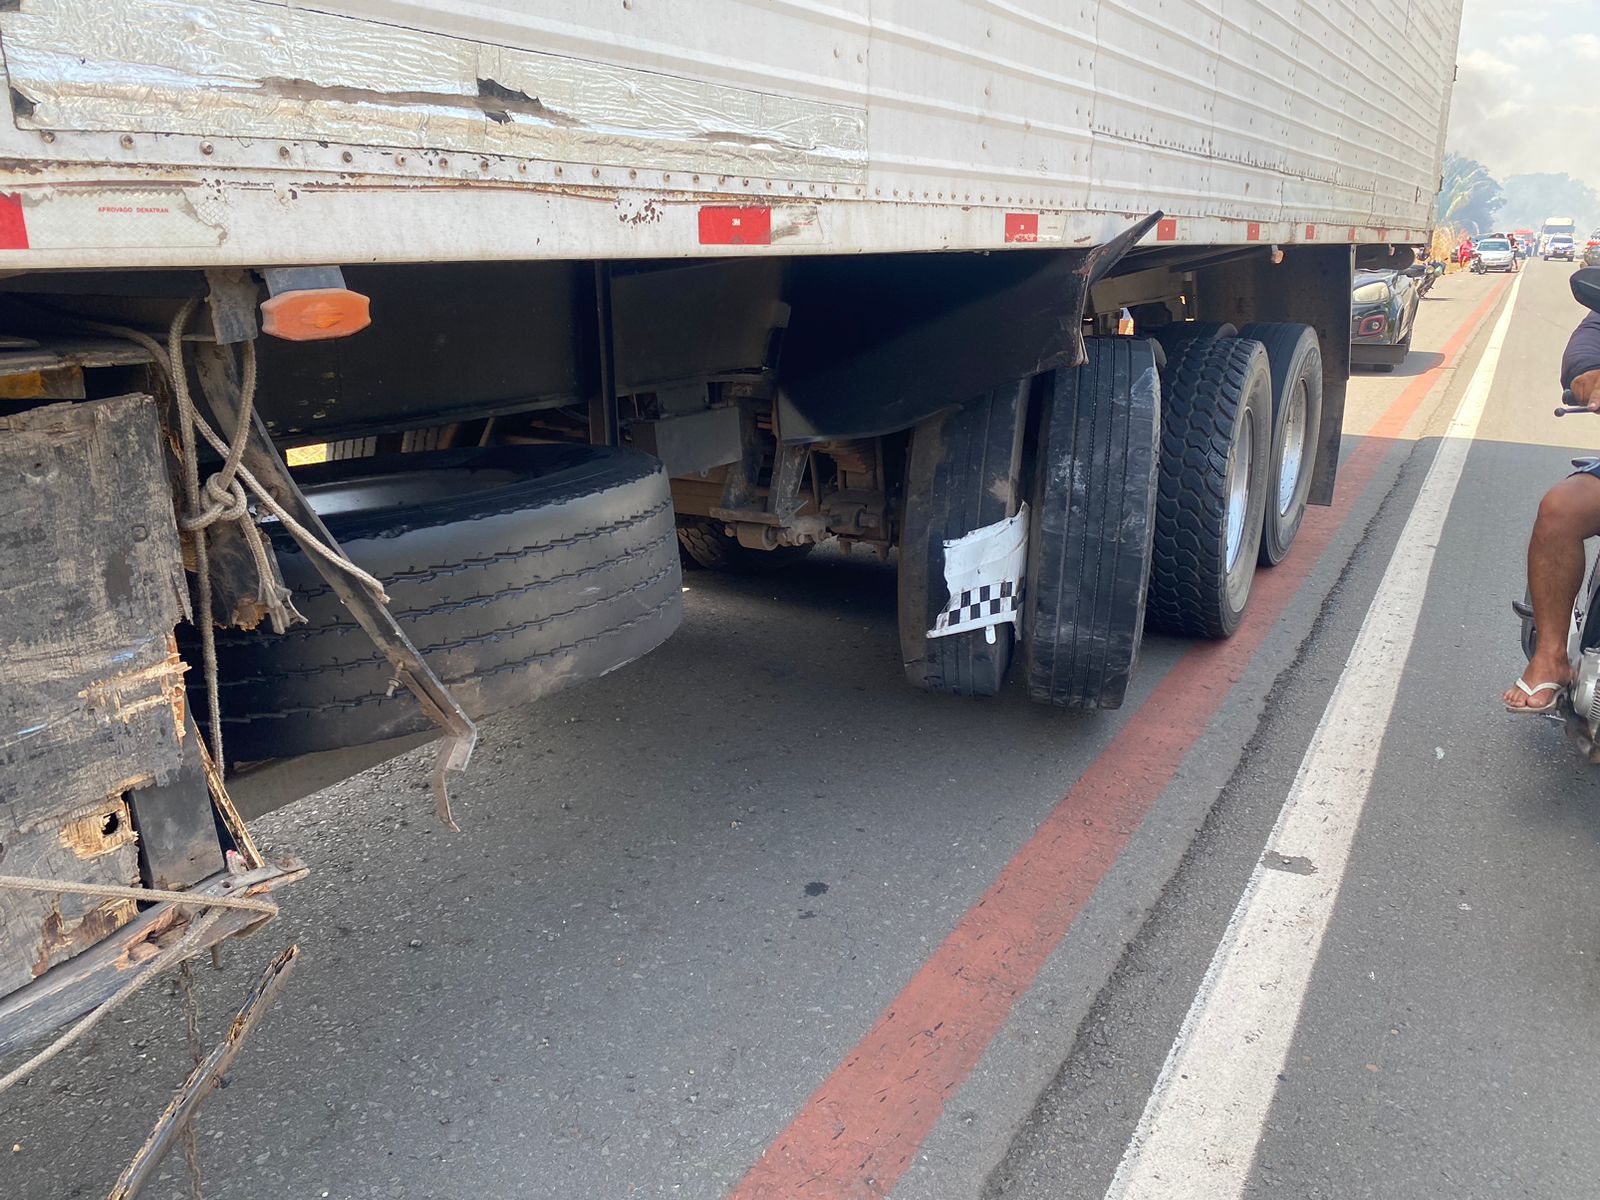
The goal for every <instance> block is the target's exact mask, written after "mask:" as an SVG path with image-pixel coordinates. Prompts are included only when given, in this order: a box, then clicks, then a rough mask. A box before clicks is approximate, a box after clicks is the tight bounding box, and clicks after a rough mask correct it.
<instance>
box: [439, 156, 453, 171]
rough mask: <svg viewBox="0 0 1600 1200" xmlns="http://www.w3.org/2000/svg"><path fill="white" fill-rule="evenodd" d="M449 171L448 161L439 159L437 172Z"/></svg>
mask: <svg viewBox="0 0 1600 1200" xmlns="http://www.w3.org/2000/svg"><path fill="white" fill-rule="evenodd" d="M449 169H450V160H449V159H448V158H441V159H440V160H439V170H441V171H448V170H449Z"/></svg>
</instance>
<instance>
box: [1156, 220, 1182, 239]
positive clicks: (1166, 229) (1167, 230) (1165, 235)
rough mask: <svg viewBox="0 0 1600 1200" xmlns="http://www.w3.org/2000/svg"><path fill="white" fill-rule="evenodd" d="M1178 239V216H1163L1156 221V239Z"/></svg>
mask: <svg viewBox="0 0 1600 1200" xmlns="http://www.w3.org/2000/svg"><path fill="white" fill-rule="evenodd" d="M1177 240H1178V219H1177V218H1176V217H1162V218H1161V220H1159V221H1157V222H1156V241H1158V242H1175V241H1177Z"/></svg>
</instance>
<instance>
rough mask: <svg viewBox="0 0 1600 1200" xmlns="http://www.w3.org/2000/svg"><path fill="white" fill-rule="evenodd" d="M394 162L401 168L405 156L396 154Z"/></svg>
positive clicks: (404, 162)
mask: <svg viewBox="0 0 1600 1200" xmlns="http://www.w3.org/2000/svg"><path fill="white" fill-rule="evenodd" d="M394 161H395V162H396V163H398V164H399V165H400V166H402V167H403V166H405V164H406V156H405V155H404V154H396V155H395V156H394Z"/></svg>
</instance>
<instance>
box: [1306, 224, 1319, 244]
mask: <svg viewBox="0 0 1600 1200" xmlns="http://www.w3.org/2000/svg"><path fill="white" fill-rule="evenodd" d="M1316 237H1317V227H1316V226H1315V225H1307V226H1306V241H1308V242H1311V241H1315V240H1316Z"/></svg>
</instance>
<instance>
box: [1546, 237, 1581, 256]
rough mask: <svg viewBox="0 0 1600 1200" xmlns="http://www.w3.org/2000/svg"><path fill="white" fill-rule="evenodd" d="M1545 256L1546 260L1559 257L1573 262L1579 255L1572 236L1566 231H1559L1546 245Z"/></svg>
mask: <svg viewBox="0 0 1600 1200" xmlns="http://www.w3.org/2000/svg"><path fill="white" fill-rule="evenodd" d="M1544 257H1545V261H1546V262H1548V261H1549V260H1551V259H1552V258H1559V259H1562V260H1564V261H1566V262H1571V261H1572V260H1573V259H1575V258H1576V257H1577V249H1576V247H1574V246H1573V244H1572V238H1571V236H1570V235H1568V234H1565V233H1558V234H1555V235H1554V236H1552V237H1551V239H1550V241H1549V242H1548V243H1547V244H1546V245H1545V248H1544Z"/></svg>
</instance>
